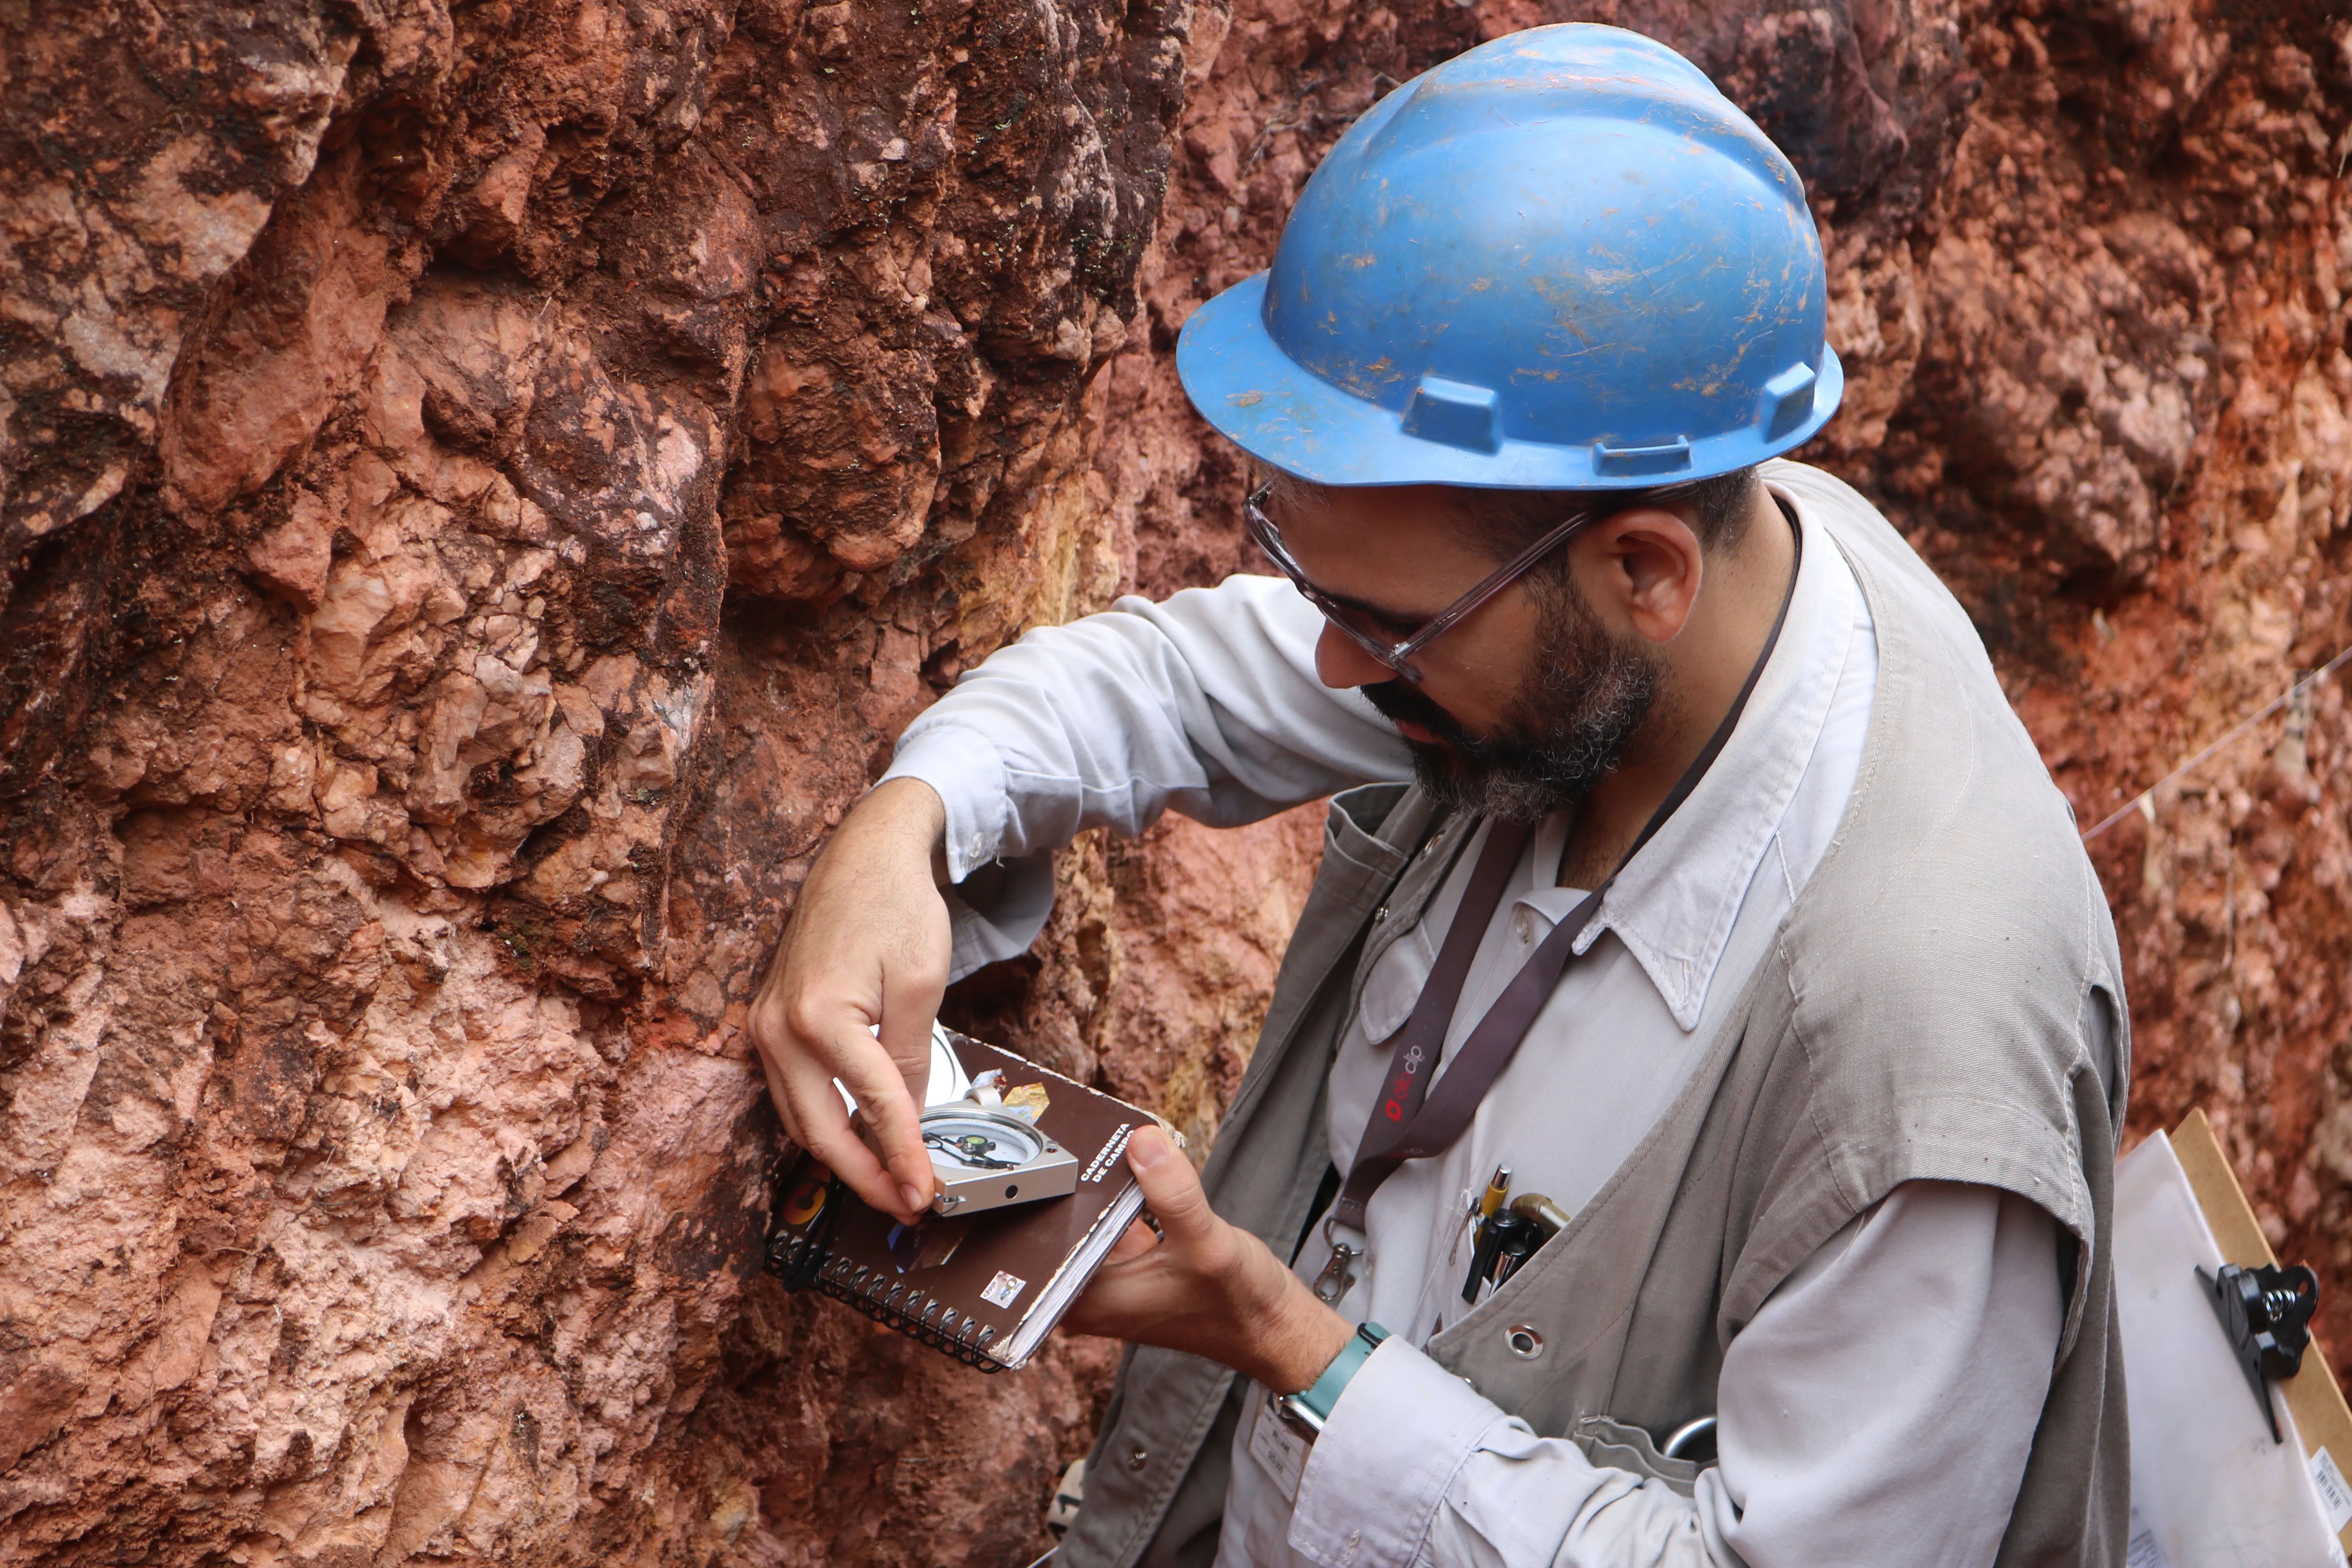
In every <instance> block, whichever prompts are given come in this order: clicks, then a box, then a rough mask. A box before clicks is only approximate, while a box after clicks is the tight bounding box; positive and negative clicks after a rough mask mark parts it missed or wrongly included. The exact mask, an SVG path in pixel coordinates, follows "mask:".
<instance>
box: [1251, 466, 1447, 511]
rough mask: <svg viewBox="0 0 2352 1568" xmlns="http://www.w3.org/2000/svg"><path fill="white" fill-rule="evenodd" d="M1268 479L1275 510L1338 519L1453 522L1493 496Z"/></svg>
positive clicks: (1440, 487)
mask: <svg viewBox="0 0 2352 1568" xmlns="http://www.w3.org/2000/svg"><path fill="white" fill-rule="evenodd" d="M1272 479H1273V484H1274V494H1273V501H1274V504H1275V506H1276V509H1277V510H1282V511H1286V512H1292V513H1299V512H1320V513H1326V514H1328V515H1332V516H1338V517H1361V518H1384V517H1399V518H1405V517H1417V518H1426V519H1429V520H1432V521H1446V522H1457V521H1463V520H1464V519H1466V518H1468V517H1471V516H1473V515H1474V514H1475V509H1476V507H1477V503H1478V500H1479V499H1480V498H1481V497H1482V496H1484V497H1485V498H1486V499H1487V500H1489V501H1490V502H1491V501H1492V499H1493V496H1494V492H1493V491H1491V490H1487V491H1481V490H1475V489H1468V488H1465V487H1464V486H1461V485H1325V484H1318V483H1317V482H1315V481H1314V480H1313V479H1300V478H1299V477H1298V476H1297V475H1296V474H1285V473H1276V474H1274V475H1273V476H1272Z"/></svg>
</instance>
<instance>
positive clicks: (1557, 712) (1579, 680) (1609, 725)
mask: <svg viewBox="0 0 2352 1568" xmlns="http://www.w3.org/2000/svg"><path fill="white" fill-rule="evenodd" d="M1531 586H1532V585H1531ZM1536 591H1537V592H1538V594H1540V595H1541V604H1542V612H1541V614H1542V619H1541V621H1540V622H1539V623H1538V637H1539V638H1540V646H1539V647H1538V650H1537V654H1538V657H1537V658H1536V660H1535V673H1534V675H1533V676H1532V677H1531V678H1530V679H1529V680H1528V683H1527V684H1526V685H1525V686H1523V687H1522V688H1521V689H1520V690H1519V693H1518V695H1517V696H1516V697H1515V698H1513V699H1512V700H1511V703H1510V705H1509V706H1508V707H1507V708H1506V709H1505V710H1504V712H1503V718H1502V722H1501V723H1500V724H1499V725H1497V726H1496V730H1495V731H1494V733H1492V734H1489V735H1485V736H1477V735H1473V734H1471V733H1470V732H1469V731H1466V730H1465V729H1464V728H1463V727H1462V725H1461V723H1460V721H1457V720H1456V719H1454V716H1453V715H1452V714H1450V713H1448V712H1447V711H1445V710H1444V709H1443V708H1440V707H1439V706H1438V705H1437V704H1436V703H1434V702H1433V701H1431V700H1429V699H1428V698H1427V697H1425V696H1423V694H1422V690H1421V689H1420V688H1419V687H1417V686H1415V685H1413V684H1412V682H1411V681H1409V680H1405V679H1402V678H1400V679H1395V680H1391V681H1388V682H1385V683H1384V684H1382V685H1379V686H1367V687H1363V688H1361V690H1362V691H1363V694H1364V697H1365V700H1368V701H1369V702H1370V703H1371V705H1372V706H1373V707H1374V708H1377V709H1378V710H1380V711H1381V713H1382V714H1384V715H1385V716H1387V717H1388V718H1390V719H1391V720H1398V719H1402V720H1404V721H1407V722H1409V723H1413V724H1418V725H1421V726H1422V727H1423V728H1424V729H1427V730H1429V731H1432V732H1433V733H1434V734H1436V735H1438V736H1439V737H1441V738H1442V740H1443V742H1444V744H1440V745H1430V744H1427V743H1425V742H1417V741H1412V740H1408V741H1406V742H1405V744H1406V745H1407V746H1408V747H1410V748H1411V749H1412V764H1413V773H1414V774H1415V776H1416V777H1417V778H1418V779H1419V780H1420V783H1421V787H1422V788H1423V790H1425V791H1427V792H1428V793H1429V795H1431V796H1432V797H1433V798H1434V799H1435V800H1436V801H1437V802H1438V803H1439V804H1440V805H1445V806H1450V807H1453V808H1454V809H1455V810H1459V811H1466V812H1473V813H1476V814H1478V815H1481V816H1491V817H1494V818H1496V819H1497V820H1499V821H1504V822H1533V821H1536V820H1537V819H1538V818H1540V817H1543V816H1548V815H1549V814H1550V813H1552V812H1554V811H1557V810H1559V809H1560V808H1561V807H1563V806H1570V805H1579V804H1580V803H1581V802H1582V801H1583V800H1584V799H1585V797H1586V796H1588V795H1591V793H1592V791H1593V790H1594V788H1595V787H1596V786H1598V785H1599V784H1600V783H1601V780H1602V779H1604V778H1606V777H1608V776H1609V774H1610V773H1612V772H1613V771H1615V769H1616V767H1617V764H1618V763H1619V762H1621V761H1622V759H1623V757H1624V754H1625V748H1626V746H1627V744H1628V743H1630V742H1632V740H1633V733H1634V731H1637V730H1639V729H1640V728H1641V727H1642V722H1643V720H1644V719H1646V718H1648V716H1649V714H1650V710H1651V709H1652V708H1653V707H1654V705H1655V703H1656V701H1657V698H1658V672H1657V667H1656V665H1655V664H1654V663H1653V662H1652V661H1651V660H1650V659H1649V658H1646V657H1645V656H1644V654H1643V653H1642V652H1641V651H1638V650H1636V649H1633V648H1630V647H1623V646H1622V645H1621V644H1619V643H1618V642H1616V641H1615V640H1614V639H1613V638H1612V637H1610V635H1609V631H1608V628H1607V627H1605V626H1602V625H1601V621H1600V619H1599V617H1597V616H1594V615H1593V613H1592V611H1591V607H1590V606H1589V605H1586V604H1585V602H1584V599H1583V596H1582V595H1580V594H1579V593H1578V592H1577V591H1576V589H1575V587H1574V586H1573V585H1572V584H1567V583H1559V584H1542V585H1540V586H1538V587H1537V588H1536Z"/></svg>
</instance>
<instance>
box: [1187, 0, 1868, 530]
mask: <svg viewBox="0 0 2352 1568" xmlns="http://www.w3.org/2000/svg"><path fill="white" fill-rule="evenodd" d="M1827 305H1828V289H1827V282H1826V279H1825V277H1824V274H1823V270H1822V244H1821V236H1820V234H1819V233H1818V232H1817V231H1816V230H1815V229H1814V227H1813V220H1812V215H1811V212H1809V211H1808V210H1807V208H1806V205H1805V195H1804V187H1803V185H1802V184H1801V183H1800V182H1799V180H1798V178H1797V172H1796V170H1795V169H1793V168H1791V167H1790V164H1789V161H1788V159H1786V158H1784V157H1782V156H1781V155H1780V149H1778V148H1776V147H1774V146H1773V145H1772V143H1771V142H1769V141H1768V140H1766V138H1765V136H1764V133H1763V132H1760V131H1759V130H1757V129H1756V126H1755V124H1754V123H1753V122H1752V121H1749V120H1748V117H1747V116H1746V115H1744V114H1742V113H1741V112H1740V111H1739V110H1738V109H1737V108H1735V107H1733V105H1732V103H1731V100H1728V99H1727V98H1725V97H1724V96H1723V94H1721V93H1720V92H1717V90H1716V89H1715V86H1714V84H1713V83H1711V82H1709V81H1708V80H1707V79H1706V77H1705V76H1703V75H1701V74H1700V72H1699V70H1698V68H1696V66H1693V65H1692V64H1691V63H1690V62H1689V61H1688V60H1685V59H1684V58H1682V57H1681V56H1680V55H1678V54H1675V52H1674V51H1673V50H1672V49H1669V48H1667V47H1665V46H1664V44H1660V43H1657V42H1655V41H1654V40H1652V39H1649V38H1645V37H1642V36H1641V35H1640V34H1638V33H1629V32H1626V31H1625V30H1623V29H1622V28H1619V27H1604V26H1593V25H1591V24H1584V23H1570V24H1565V25H1562V26H1550V27H1535V28H1531V29H1529V30H1528V31H1526V32H1523V33H1514V34H1511V35H1509V36H1508V37H1502V38H1497V39H1496V40H1495V41H1494V42H1492V43H1489V44H1484V45H1481V46H1480V47H1477V48H1475V49H1472V50H1470V51H1469V52H1468V53H1466V54H1464V55H1460V56H1458V57H1456V58H1454V59H1452V60H1449V61H1447V62H1446V63H1445V64H1444V65H1441V66H1438V67H1436V68H1433V69H1432V70H1429V71H1426V72H1424V73H1423V74H1422V75H1421V76H1419V77H1416V78H1414V79H1412V81H1410V82H1407V83H1406V84H1405V85H1404V86H1402V87H1401V88H1399V89H1397V90H1396V91H1394V92H1392V93H1391V94H1390V95H1389V96H1388V97H1387V98H1385V99H1383V100H1381V101H1380V102H1379V103H1377V104H1375V105H1374V106H1373V107H1372V108H1371V110H1370V111H1369V112H1367V113H1366V114H1365V115H1364V117H1363V118H1362V119H1360V120H1359V121H1357V122H1356V123H1355V125H1354V126H1353V127H1351V128H1350V129H1349V132H1348V133H1347V134H1346V135H1345V136H1343V137H1341V138H1340V139H1339V145H1338V146H1336V147H1334V148H1332V149H1331V153H1330V155H1329V156H1328V157H1327V158H1325V159H1324V161H1323V164H1322V166H1321V167H1320V168H1318V169H1317V170H1316V171H1315V175H1314V177H1313V178H1312V179H1310V180H1309V181H1307V189H1306V191H1305V192H1304V193H1303V194H1302V195H1300V196H1299V199H1298V205H1297V209H1296V210H1294V211H1293V212H1292V213H1291V215H1290V221H1289V223H1288V224H1287V225H1286V226H1285V227H1284V229H1283V232H1282V243H1281V245H1280V247H1277V248H1276V252H1275V257H1274V266H1273V267H1272V268H1271V269H1269V270H1268V271H1265V272H1262V273H1259V274H1258V275H1257V276H1256V277H1255V278H1252V279H1248V280H1247V281H1245V282H1243V283H1239V284H1236V285H1235V286H1234V287H1233V288H1231V289H1226V290H1225V291H1224V292H1223V293H1222V294H1220V295H1218V296H1217V297H1216V298H1215V299H1213V300H1210V301H1209V302H1208V303H1207V304H1206V305H1203V306H1202V307H1201V309H1200V310H1197V311H1195V312H1194V313H1193V315H1192V320H1191V321H1187V322H1186V323H1185V326H1184V335H1183V338H1182V340H1181V342H1180V343H1179V344H1178V346H1177V350H1176V367H1177V373H1178V374H1180V375H1181V377H1182V378H1183V382H1184V390H1185V391H1186V392H1187V393H1188V394H1189V395H1191V396H1192V403H1193V405H1194V406H1195V407H1197V408H1198V409H1200V411H1201V413H1202V416H1203V417H1205V418H1206V419H1207V420H1208V421H1209V423H1210V424H1211V425H1213V426H1216V428H1217V429H1218V430H1219V431H1220V432H1222V433H1223V435H1225V436H1226V437H1229V438H1231V439H1232V440H1233V441H1234V443H1235V444H1236V445H1238V446H1239V447H1242V448H1243V449H1244V451H1246V452H1248V453H1250V454H1251V455H1252V456H1253V457H1255V458H1259V459H1260V460H1262V461H1264V462H1266V463H1270V464H1272V465H1273V466H1275V467H1276V468H1282V469H1285V470H1286V471H1288V472H1290V473H1294V474H1297V475H1299V476H1300V477H1302V478H1305V479H1313V480H1317V481H1318V482H1320V483H1324V484H1331V485H1402V484H1447V485H1477V486H1487V487H1494V488H1502V489H1632V488H1640V487H1648V486H1654V485H1659V484H1667V483H1672V482H1674V481H1675V480H1678V479H1704V478H1707V477H1709V476H1711V475H1716V474H1726V473H1730V472H1732V471H1733V470H1735V469H1738V468H1746V467H1748V465H1749V464H1751V463H1758V462H1761V461H1762V460H1763V459H1765V458H1769V457H1772V456H1775V455H1776V454H1778V453H1781V452H1785V451H1787V450H1789V449H1790V447H1795V446H1797V445H1798V444H1799V443H1801V442H1802V441H1804V440H1805V439H1807V438H1808V437H1811V435H1812V434H1813V432H1815V431H1816V430H1819V429H1820V428H1821V427H1822V425H1823V424H1824V423H1825V422H1827V420H1828V419H1829V416H1831V415H1832V413H1833V412H1835V411H1836V408H1837V405H1838V398H1839V396H1840V395H1842V394H1843V391H1844V388H1845V377H1844V374H1843V371H1842V370H1841V369H1840V368H1839V365H1838V361H1837V355H1836V354H1834V353H1832V352H1831V351H1830V347H1829V344H1828V342H1827V341H1826V340H1825V339H1824V337H1823V318H1824V315H1825V313H1826V310H1827Z"/></svg>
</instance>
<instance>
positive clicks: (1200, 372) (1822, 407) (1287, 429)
mask: <svg viewBox="0 0 2352 1568" xmlns="http://www.w3.org/2000/svg"><path fill="white" fill-rule="evenodd" d="M1266 276H1267V275H1266V274H1265V273H1264V272H1261V273H1258V274H1257V275H1256V276H1255V277H1254V278H1249V279H1244V280H1243V281H1242V282H1239V283H1236V284H1234V286H1233V287H1232V288H1230V289H1226V290H1225V291H1224V292H1223V293H1222V294H1220V295H1218V296H1217V297H1216V298H1215V299H1213V300H1210V301H1209V302H1208V303H1207V304H1205V305H1202V307H1201V308H1200V309H1199V310H1195V311H1193V312H1192V318H1191V319H1190V320H1189V321H1186V322H1185V323H1184V331H1183V335H1182V336H1181V338H1179V339H1178V340H1177V344H1176V374H1177V376H1178V377H1179V379H1181V381H1182V382H1183V384H1184V393H1185V395H1186V396H1188V397H1190V398H1191V399H1192V406H1193V407H1194V408H1196V409H1198V410H1199V411H1200V414H1201V417H1202V418H1203V419H1206V420H1207V421H1208V422H1209V424H1210V425H1211V426H1213V427H1214V428H1215V430H1216V432H1217V433H1218V434H1219V435H1221V436H1223V437H1225V438H1226V439H1227V440H1229V441H1231V442H1233V444H1234V445H1235V446H1236V447H1240V448H1241V449H1242V450H1243V451H1244V452H1247V453H1248V454H1249V455H1250V456H1251V457H1253V458H1257V459H1258V460H1259V461H1260V462H1262V463H1266V464H1269V465H1271V466H1272V467H1274V468H1280V469H1282V470H1283V471H1284V472H1286V473H1290V474H1295V475H1297V477H1299V478H1300V479H1308V480H1311V481H1313V482H1314V483H1317V484H1324V485H1463V486H1468V487H1473V488H1477V489H1525V490H1555V489H1558V490H1611V489H1617V490H1622V489H1653V488H1654V487H1656V486H1658V485H1660V484H1666V483H1672V482H1675V481H1677V480H1684V479H1706V478H1709V477H1712V476H1714V475H1717V474H1728V473H1732V472H1734V471H1736V470H1738V469H1740V468H1748V467H1750V466H1752V465H1754V464H1757V463H1760V462H1762V461H1764V460H1765V459H1766V458H1777V457H1779V456H1780V455H1781V454H1782V453H1784V452H1790V451H1793V450H1795V449H1796V448H1797V447H1801V446H1802V445H1804V444H1805V443H1806V442H1807V441H1809V440H1811V439H1812V437H1814V435H1816V434H1817V433H1818V432H1819V431H1820V430H1821V428H1822V426H1824V425H1826V424H1828V423H1829V422H1830V417H1831V416H1832V415H1834V414H1835V413H1836V412H1837V407H1838V403H1839V401H1840V400H1841V399H1842V398H1843V396H1844V395H1845V371H1844V367H1843V366H1842V365H1840V364H1839V363H1838V357H1837V353H1836V351H1835V350H1833V349H1832V348H1830V347H1829V346H1828V345H1827V344H1823V345H1822V363H1821V365H1820V366H1819V367H1818V370H1817V371H1816V380H1815V383H1814V387H1813V408H1812V412H1811V414H1810V415H1808V416H1806V418H1805V419H1804V420H1803V421H1802V422H1801V423H1800V424H1798V425H1796V426H1793V427H1792V428H1790V430H1788V431H1785V432H1783V433H1782V434H1781V435H1780V436H1779V437H1773V438H1770V439H1767V438H1766V437H1765V435H1764V433H1763V431H1762V430H1761V429H1760V428H1758V427H1756V426H1748V427H1744V428H1741V429H1738V430H1733V431H1730V432H1728V433H1727V434H1724V435H1719V436H1710V437H1702V438H1701V439H1699V440H1696V441H1693V442H1692V443H1691V444H1690V463H1689V465H1688V467H1686V468H1680V469H1677V470H1674V471H1671V472H1664V473H1652V474H1644V475H1638V476H1627V475H1622V474H1603V473H1600V472H1597V471H1596V470H1595V468H1594V462H1593V449H1592V447H1591V446H1589V445H1583V444H1580V445H1576V446H1552V445H1549V444H1547V443H1544V442H1540V441H1514V440H1508V439H1507V440H1505V441H1504V442H1503V443H1502V444H1501V446H1500V447H1499V448H1498V449H1496V451H1493V452H1484V451H1477V450H1473V449H1471V448H1468V447H1455V446H1450V445H1448V444H1446V443H1445V442H1443V441H1432V440H1427V439H1424V438H1423V437H1418V436H1414V435H1412V434H1411V433H1409V432H1407V431H1406V430H1405V428H1404V416H1403V415H1402V413H1401V412H1399V411H1397V410H1394V409H1389V408H1383V407H1381V405H1379V404H1377V403H1373V402H1371V401H1370V400H1369V399H1366V398H1361V397H1358V396H1355V395H1353V394H1351V393H1347V392H1343V391H1341V390H1340V389H1339V388H1338V387H1336V386H1334V385H1332V384H1330V383H1329V382H1327V381H1325V380H1323V379H1322V378H1321V377H1320V376H1318V375H1316V374H1313V373H1311V372H1309V371H1307V370H1304V369H1302V368H1300V366H1299V365H1298V364H1297V363H1296V362H1295V361H1293V360H1292V359H1291V358H1290V356H1289V355H1287V354H1286V353H1283V352H1282V350H1281V348H1280V347H1278V346H1277V345H1276V342H1275V341H1274V339H1273V338H1272V337H1271V336H1270V335H1269V334H1268V333H1267V331H1266V330H1265V283H1266Z"/></svg>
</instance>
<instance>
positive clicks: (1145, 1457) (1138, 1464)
mask: <svg viewBox="0 0 2352 1568" xmlns="http://www.w3.org/2000/svg"><path fill="white" fill-rule="evenodd" d="M1150 1462H1151V1456H1150V1453H1148V1452H1147V1451H1146V1450H1145V1448H1144V1447H1143V1445H1142V1444H1140V1443H1138V1444H1137V1445H1136V1446H1135V1447H1132V1448H1129V1450H1128V1451H1127V1468H1129V1469H1130V1470H1139V1469H1141V1468H1143V1467H1144V1466H1146V1465H1148V1464H1150Z"/></svg>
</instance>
